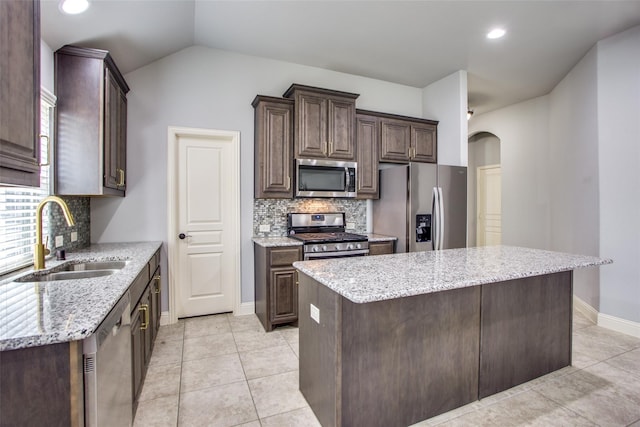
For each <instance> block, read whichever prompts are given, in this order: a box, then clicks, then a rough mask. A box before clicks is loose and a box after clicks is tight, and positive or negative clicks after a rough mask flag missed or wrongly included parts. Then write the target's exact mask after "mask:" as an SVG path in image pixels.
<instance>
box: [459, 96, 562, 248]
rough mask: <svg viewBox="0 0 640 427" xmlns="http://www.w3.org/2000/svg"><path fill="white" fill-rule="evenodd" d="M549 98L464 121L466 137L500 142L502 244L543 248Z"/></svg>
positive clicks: (547, 229) (546, 241)
mask: <svg viewBox="0 0 640 427" xmlns="http://www.w3.org/2000/svg"><path fill="white" fill-rule="evenodd" d="M548 112H549V97H548V96H543V97H539V98H534V99H531V100H529V101H525V102H521V103H519V104H515V105H512V106H509V107H506V108H502V109H499V110H495V111H492V112H490V113H486V114H481V115H477V116H476V115H474V116H473V117H472V118H471V120H469V134H471V135H473V134H475V133H477V132H481V131H485V132H490V133H492V134H494V135H496V136H497V137H498V138H499V139H500V159H501V160H500V162H501V165H502V243H503V244H505V245H516V246H526V247H531V248H541V249H545V248H549V245H550V241H551V239H550V209H551V207H550V197H549V182H550V181H549V156H548V153H549V136H548V135H549V118H548Z"/></svg>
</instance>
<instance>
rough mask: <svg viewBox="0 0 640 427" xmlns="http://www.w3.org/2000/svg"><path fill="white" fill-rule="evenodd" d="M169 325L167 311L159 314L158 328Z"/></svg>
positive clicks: (169, 317) (169, 318) (169, 319)
mask: <svg viewBox="0 0 640 427" xmlns="http://www.w3.org/2000/svg"><path fill="white" fill-rule="evenodd" d="M170 324H171V315H170V314H169V312H168V311H163V312H162V313H160V326H164V325H170Z"/></svg>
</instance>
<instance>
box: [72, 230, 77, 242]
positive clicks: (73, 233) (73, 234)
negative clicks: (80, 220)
mask: <svg viewBox="0 0 640 427" xmlns="http://www.w3.org/2000/svg"><path fill="white" fill-rule="evenodd" d="M71 241H72V242H76V241H78V232H77V231H72V232H71Z"/></svg>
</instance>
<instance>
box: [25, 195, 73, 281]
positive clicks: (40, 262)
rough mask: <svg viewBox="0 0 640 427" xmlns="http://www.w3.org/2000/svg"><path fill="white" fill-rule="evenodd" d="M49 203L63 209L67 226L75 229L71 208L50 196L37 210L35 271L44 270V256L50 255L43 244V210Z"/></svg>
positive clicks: (34, 251) (34, 250)
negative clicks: (53, 203)
mask: <svg viewBox="0 0 640 427" xmlns="http://www.w3.org/2000/svg"><path fill="white" fill-rule="evenodd" d="M48 202H55V203H57V204H58V205H60V207H61V208H62V212H63V213H64V217H65V219H66V220H67V225H68V226H69V227H73V226H74V225H75V222H74V221H73V215H71V211H70V210H69V206H67V204H66V203H65V202H64V200H62V199H61V198H60V197H57V196H49V197H45V198H44V199H43V200H42V201H41V202H40V204H39V205H38V208H37V209H36V244H35V246H34V248H33V269H34V270H42V269H43V268H44V256H45V255H49V253H50V251H49V249H47V248H45V247H44V245H43V244H42V208H44V205H46V204H47V203H48Z"/></svg>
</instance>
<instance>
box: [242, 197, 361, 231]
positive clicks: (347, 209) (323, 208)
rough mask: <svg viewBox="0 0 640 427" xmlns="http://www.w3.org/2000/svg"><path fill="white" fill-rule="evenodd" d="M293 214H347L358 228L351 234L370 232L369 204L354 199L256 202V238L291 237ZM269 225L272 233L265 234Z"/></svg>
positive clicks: (254, 223)
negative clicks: (289, 220)
mask: <svg viewBox="0 0 640 427" xmlns="http://www.w3.org/2000/svg"><path fill="white" fill-rule="evenodd" d="M289 212H318V213H323V212H324V213H327V212H344V213H345V219H346V222H347V223H353V225H354V227H353V228H349V231H353V232H355V233H365V232H366V230H367V202H366V201H365V200H351V199H254V200H253V235H254V236H255V237H280V236H286V235H287V213H289ZM261 225H268V226H269V227H270V231H268V232H261V231H260V226H261Z"/></svg>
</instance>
